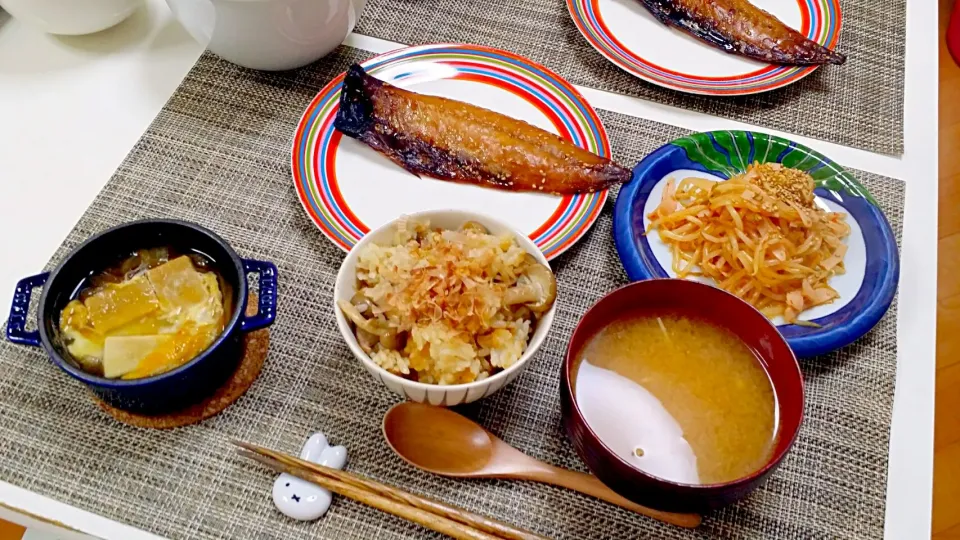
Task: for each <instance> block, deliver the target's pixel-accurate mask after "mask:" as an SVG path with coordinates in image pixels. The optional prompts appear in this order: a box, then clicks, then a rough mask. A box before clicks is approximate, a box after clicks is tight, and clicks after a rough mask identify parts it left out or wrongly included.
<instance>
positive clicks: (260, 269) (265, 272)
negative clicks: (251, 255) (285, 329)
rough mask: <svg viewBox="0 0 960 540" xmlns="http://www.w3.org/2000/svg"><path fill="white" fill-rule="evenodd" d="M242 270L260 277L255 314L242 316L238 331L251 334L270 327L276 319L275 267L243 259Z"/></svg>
mask: <svg viewBox="0 0 960 540" xmlns="http://www.w3.org/2000/svg"><path fill="white" fill-rule="evenodd" d="M243 270H244V272H246V273H248V274H257V275H258V276H260V290H259V292H258V294H257V314H256V315H254V316H252V317H247V316H246V315H244V316H243V320H242V322H241V323H240V331H242V332H252V331H254V330H259V329H261V328H266V327H267V326H270V325H271V324H273V320H274V319H276V318H277V267H276V265H274V264H273V263H272V262H267V261H257V260H253V259H243Z"/></svg>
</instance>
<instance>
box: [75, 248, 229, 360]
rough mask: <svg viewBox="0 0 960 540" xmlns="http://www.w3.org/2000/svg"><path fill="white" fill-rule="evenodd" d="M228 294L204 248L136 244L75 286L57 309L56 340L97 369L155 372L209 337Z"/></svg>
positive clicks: (222, 316)
mask: <svg viewBox="0 0 960 540" xmlns="http://www.w3.org/2000/svg"><path fill="white" fill-rule="evenodd" d="M232 294H233V293H232V289H231V288H230V287H229V285H227V284H226V283H225V282H224V281H223V278H222V277H221V276H220V275H219V274H218V273H217V272H216V271H215V269H214V263H213V261H212V260H211V259H209V258H208V257H206V256H205V255H203V254H200V253H192V252H189V253H180V252H178V251H176V250H175V249H174V248H172V247H157V248H150V249H141V250H138V251H136V252H134V253H132V254H130V255H129V256H127V257H125V258H124V259H122V260H121V261H118V262H117V263H116V264H114V265H112V266H110V267H109V268H107V269H105V270H103V271H101V272H97V273H95V274H91V275H90V276H89V277H88V278H86V279H85V280H84V281H83V282H82V283H81V284H80V285H79V286H78V287H77V290H76V293H75V295H74V296H75V298H74V299H73V300H71V301H70V302H69V303H68V304H67V305H66V306H65V307H64V308H63V310H62V312H61V314H60V321H59V329H60V341H61V343H62V345H63V347H64V348H66V351H67V352H68V353H69V358H71V359H72V360H73V361H74V362H75V363H76V365H77V366H79V367H80V368H81V369H83V370H85V371H87V372H89V373H92V374H94V375H98V376H101V377H107V378H122V379H139V378H143V377H150V376H153V375H158V374H160V373H164V372H166V371H170V370H172V369H175V368H177V367H179V366H181V365H183V364H185V363H186V362H189V361H190V360H192V359H193V358H195V357H196V356H197V355H199V354H200V353H201V352H203V351H204V350H205V349H206V348H207V347H208V346H210V344H211V343H213V341H214V340H215V339H216V338H217V337H218V336H219V335H220V333H221V332H222V331H223V328H224V324H225V321H226V318H227V317H228V316H229V314H230V312H231V308H232Z"/></svg>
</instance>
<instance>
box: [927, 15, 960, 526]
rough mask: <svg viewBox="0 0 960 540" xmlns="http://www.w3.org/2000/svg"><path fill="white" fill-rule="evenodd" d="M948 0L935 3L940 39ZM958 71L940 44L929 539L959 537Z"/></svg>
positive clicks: (959, 207) (959, 127)
mask: <svg viewBox="0 0 960 540" xmlns="http://www.w3.org/2000/svg"><path fill="white" fill-rule="evenodd" d="M951 3H952V0H940V31H941V37H942V36H943V32H944V30H945V28H946V24H947V20H948V18H949V10H950V4H951ZM957 96H960V67H957V65H956V64H955V63H954V62H953V59H952V58H951V57H950V54H949V53H948V52H947V49H946V46H945V45H944V42H943V40H942V39H941V40H940V214H939V215H940V224H939V225H940V236H939V264H938V266H939V268H938V274H939V275H938V279H937V419H936V435H935V437H934V463H933V471H934V479H933V537H934V539H936V540H941V539H944V540H945V539H947V538H960V274H958V273H957V272H956V271H955V269H956V268H957V265H956V264H955V263H958V262H960V155H958V151H960V102H958V100H957Z"/></svg>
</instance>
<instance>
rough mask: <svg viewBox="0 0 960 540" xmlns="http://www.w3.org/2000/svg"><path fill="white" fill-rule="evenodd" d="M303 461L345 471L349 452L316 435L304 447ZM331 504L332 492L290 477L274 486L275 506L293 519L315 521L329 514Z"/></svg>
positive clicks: (281, 478) (324, 437)
mask: <svg viewBox="0 0 960 540" xmlns="http://www.w3.org/2000/svg"><path fill="white" fill-rule="evenodd" d="M300 459H302V460H305V461H309V462H311V463H316V464H318V465H323V466H324V467H330V468H333V469H343V466H344V465H346V463H347V449H346V448H344V447H342V446H330V445H329V444H328V443H327V437H326V436H325V435H324V434H323V433H314V434H313V435H311V436H310V438H309V439H307V442H306V443H305V444H304V445H303V450H301V451H300ZM331 500H333V496H332V494H331V493H330V492H329V491H327V490H325V489H323V488H322V487H320V486H318V485H316V484H311V483H310V482H307V481H306V480H301V479H300V478H297V477H296V476H291V475H289V474H286V473H284V474H281V475H280V476H279V477H277V481H276V482H274V483H273V504H275V505H277V509H278V510H280V512H281V513H283V514H284V515H286V516H289V517H292V518H293V519H299V520H300V521H313V520H315V519H317V518H319V517H320V516H322V515H323V514H325V513H326V511H327V508H330V501H331Z"/></svg>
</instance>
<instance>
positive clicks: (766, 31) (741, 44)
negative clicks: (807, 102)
mask: <svg viewBox="0 0 960 540" xmlns="http://www.w3.org/2000/svg"><path fill="white" fill-rule="evenodd" d="M640 2H641V3H642V4H643V5H644V6H645V7H646V8H647V9H648V10H650V12H651V13H653V16H654V17H656V18H657V19H658V20H659V21H660V22H662V23H663V24H666V25H669V26H674V27H676V28H679V29H680V30H684V31H686V32H688V33H689V34H691V35H693V36H694V37H697V38H700V39H701V40H703V41H705V42H707V43H709V44H711V45H713V46H715V47H719V48H720V49H723V50H724V51H726V52H728V53H736V54H741V55H743V56H747V57H750V58H754V59H756V60H761V61H763V62H769V63H771V64H786V65H798V66H806V65H816V64H843V63H844V62H846V60H847V57H846V56H845V55H843V54H840V53H838V52H834V51H831V50H830V49H828V48H826V47H824V46H822V45H820V44H819V43H815V42H813V41H810V40H809V39H807V38H806V37H804V36H803V35H802V34H801V33H800V32H797V31H796V30H794V29H792V28H790V27H789V26H787V25H785V24H783V23H782V22H780V19H778V18H776V17H774V16H773V15H771V14H769V13H767V12H766V11H764V10H762V9H760V8H758V7H756V6H754V5H753V4H751V3H750V2H748V1H747V0H640Z"/></svg>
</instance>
